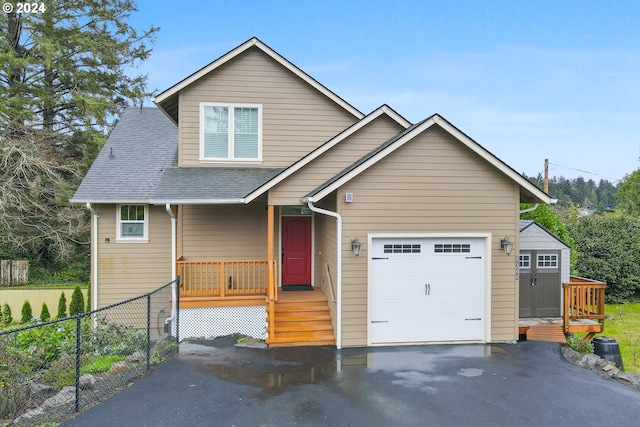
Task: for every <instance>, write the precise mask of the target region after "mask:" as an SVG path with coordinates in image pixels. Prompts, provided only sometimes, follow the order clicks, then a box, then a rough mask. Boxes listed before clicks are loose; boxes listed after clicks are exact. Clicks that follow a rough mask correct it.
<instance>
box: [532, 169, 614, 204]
mask: <svg viewBox="0 0 640 427" xmlns="http://www.w3.org/2000/svg"><path fill="white" fill-rule="evenodd" d="M527 179H528V180H529V181H531V182H532V183H534V184H535V185H536V186H538V187H539V188H540V189H543V187H544V178H543V176H542V174H538V176H537V177H527ZM616 191H618V185H617V184H616V185H614V184H612V183H611V182H609V181H607V180H606V179H601V180H600V181H599V182H597V183H596V182H595V181H594V180H592V179H589V180H585V179H584V178H583V177H581V176H579V177H577V178H571V179H567V178H565V177H563V176H560V177H555V176H554V177H553V178H549V195H550V196H551V197H553V198H554V199H558V207H560V208H565V209H566V208H567V207H568V206H569V204H570V202H571V203H573V204H574V205H578V206H580V207H581V208H585V209H589V210H593V211H594V213H603V212H606V211H613V210H615V208H616V204H617V201H616V198H615V196H614V195H615V193H616Z"/></svg>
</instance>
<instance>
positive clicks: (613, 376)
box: [562, 345, 640, 391]
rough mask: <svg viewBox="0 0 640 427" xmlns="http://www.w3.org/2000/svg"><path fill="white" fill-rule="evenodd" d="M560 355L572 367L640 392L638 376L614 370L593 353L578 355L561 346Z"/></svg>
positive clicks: (611, 363)
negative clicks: (593, 373)
mask: <svg viewBox="0 0 640 427" xmlns="http://www.w3.org/2000/svg"><path fill="white" fill-rule="evenodd" d="M562 355H563V356H564V358H565V359H566V360H567V361H569V362H570V363H573V364H574V365H576V366H578V367H580V368H585V369H588V370H590V371H592V372H595V373H596V374H598V375H600V376H601V377H603V378H608V379H610V380H612V381H615V382H617V383H620V384H623V385H625V386H627V387H631V388H633V389H634V390H638V391H640V375H639V374H634V373H631V372H624V371H621V370H620V369H618V368H616V365H615V364H614V363H613V362H610V361H608V360H605V359H603V358H601V357H600V356H598V355H597V354H594V353H589V354H582V353H578V352H577V351H575V350H574V349H572V348H571V347H569V346H567V345H563V346H562Z"/></svg>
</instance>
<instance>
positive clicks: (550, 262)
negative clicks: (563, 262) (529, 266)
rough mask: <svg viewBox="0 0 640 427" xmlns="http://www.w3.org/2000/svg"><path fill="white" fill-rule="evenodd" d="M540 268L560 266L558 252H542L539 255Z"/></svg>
mask: <svg viewBox="0 0 640 427" xmlns="http://www.w3.org/2000/svg"><path fill="white" fill-rule="evenodd" d="M537 266H538V268H558V255H557V254H540V255H538V264H537Z"/></svg>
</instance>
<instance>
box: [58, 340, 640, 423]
mask: <svg viewBox="0 0 640 427" xmlns="http://www.w3.org/2000/svg"><path fill="white" fill-rule="evenodd" d="M233 343H234V341H233V340H231V339H229V338H225V339H219V340H215V341H210V342H202V343H198V344H194V343H183V344H181V348H180V352H179V353H178V354H176V355H172V356H171V357H169V359H168V360H167V361H165V362H164V363H162V364H161V365H160V366H158V367H157V368H156V369H155V370H153V371H152V372H150V373H149V374H148V375H146V376H145V377H143V378H141V379H139V380H138V381H136V382H135V383H134V384H132V385H131V386H130V387H129V388H127V389H126V390H123V391H122V392H120V393H118V394H117V395H115V396H113V397H112V398H110V399H109V400H107V401H105V402H103V403H100V404H99V405H97V406H95V407H94V408H92V409H90V410H89V411H87V412H84V413H82V414H80V415H78V416H77V417H76V418H75V419H73V420H70V421H68V422H67V423H65V424H64V426H66V427H72V426H92V427H99V426H293V425H301V426H394V427H400V426H448V427H450V426H515V425H518V426H556V425H557V426H581V427H584V426H636V425H638V424H639V423H640V421H638V420H640V393H639V392H637V391H634V390H632V389H630V388H627V387H625V386H623V385H620V384H617V383H615V382H612V381H609V380H606V379H604V378H601V377H599V376H598V375H596V374H594V373H593V372H590V371H588V370H586V369H582V368H578V367H576V366H574V365H572V364H570V363H568V362H566V361H565V360H564V358H563V357H562V355H561V353H560V346H559V344H554V343H545V342H535V341H530V342H522V343H517V344H500V345H433V346H411V347H385V348H382V347H378V348H368V349H364V348H362V349H344V350H339V351H338V350H336V349H334V348H329V347H316V348H291V349H287V348H283V349H252V348H236V347H233Z"/></svg>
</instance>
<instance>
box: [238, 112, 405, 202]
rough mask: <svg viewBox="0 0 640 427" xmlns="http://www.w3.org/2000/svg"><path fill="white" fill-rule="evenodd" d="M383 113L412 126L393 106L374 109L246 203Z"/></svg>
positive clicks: (249, 196) (287, 170)
mask: <svg viewBox="0 0 640 427" xmlns="http://www.w3.org/2000/svg"><path fill="white" fill-rule="evenodd" d="M383 114H386V115H387V116H389V117H390V118H391V119H393V120H395V121H396V122H397V123H398V124H400V125H401V126H402V127H404V128H405V129H407V128H409V126H411V123H410V122H408V121H407V120H406V119H405V118H404V117H402V116H401V115H400V114H398V113H396V112H395V111H394V110H393V109H392V108H391V107H389V106H388V105H383V106H381V107H379V108H377V109H376V110H374V111H373V112H371V113H370V114H369V115H367V116H366V117H364V118H363V119H362V120H360V121H358V122H356V123H354V124H353V125H352V126H349V127H348V128H347V129H345V130H344V131H342V132H340V133H339V134H338V135H336V136H334V137H333V138H331V139H330V140H329V141H327V142H326V143H324V144H323V145H321V146H320V147H318V148H317V149H315V150H313V151H312V152H311V153H309V154H307V155H306V156H305V157H303V158H302V159H300V160H298V161H297V162H296V163H294V164H293V165H291V166H290V167H289V168H287V169H286V170H285V171H283V172H282V173H281V174H279V175H277V176H275V177H274V178H273V179H272V180H270V181H269V182H267V183H265V184H264V185H262V186H261V187H258V188H257V189H256V190H254V191H252V192H251V193H249V195H247V197H245V198H244V200H245V203H250V202H252V201H253V200H255V199H256V198H258V197H260V195H262V194H264V192H265V191H268V190H269V189H271V188H273V187H274V186H276V185H277V184H279V183H281V182H282V181H284V180H285V179H287V178H288V177H290V176H291V175H293V174H294V173H295V172H297V171H299V170H300V169H302V168H303V167H305V166H306V165H308V164H309V163H311V162H312V161H313V160H315V159H317V158H318V157H320V156H321V155H322V154H324V153H326V152H327V151H329V150H330V149H331V148H333V147H335V146H336V145H338V144H339V143H340V142H342V141H344V140H345V139H347V138H348V137H349V136H351V135H353V134H354V133H356V132H357V131H359V130H360V129H362V128H364V127H365V126H367V125H368V124H369V123H371V122H373V121H374V120H375V119H377V118H378V117H380V116H382V115H383Z"/></svg>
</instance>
